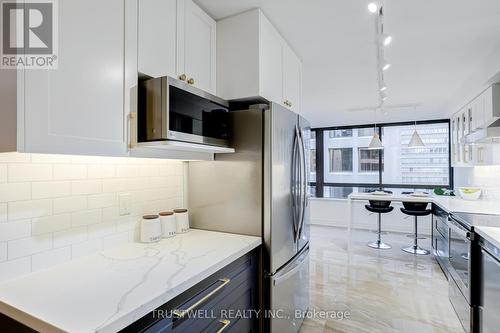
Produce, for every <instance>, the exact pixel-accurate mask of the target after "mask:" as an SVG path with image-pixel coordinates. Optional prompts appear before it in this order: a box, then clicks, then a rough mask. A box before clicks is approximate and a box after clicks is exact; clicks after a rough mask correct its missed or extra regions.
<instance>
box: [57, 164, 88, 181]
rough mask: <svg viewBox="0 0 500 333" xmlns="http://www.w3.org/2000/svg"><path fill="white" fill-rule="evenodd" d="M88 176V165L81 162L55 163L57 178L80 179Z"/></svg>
mask: <svg viewBox="0 0 500 333" xmlns="http://www.w3.org/2000/svg"><path fill="white" fill-rule="evenodd" d="M86 178H87V166H86V165H79V164H55V165H54V179H55V180H79V179H86Z"/></svg>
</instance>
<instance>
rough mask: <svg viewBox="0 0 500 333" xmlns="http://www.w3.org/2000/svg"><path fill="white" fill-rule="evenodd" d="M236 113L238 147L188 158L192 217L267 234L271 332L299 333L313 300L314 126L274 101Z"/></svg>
mask: <svg viewBox="0 0 500 333" xmlns="http://www.w3.org/2000/svg"><path fill="white" fill-rule="evenodd" d="M231 118H232V125H233V138H232V147H234V148H235V150H236V152H235V153H233V154H217V155H216V158H215V161H213V162H190V163H189V175H188V183H189V186H188V206H189V209H190V219H191V220H190V222H191V225H192V226H193V227H195V228H201V229H208V230H216V231H225V232H232V233H239V234H246V235H255V236H261V237H262V238H263V244H264V255H263V266H262V267H263V269H262V276H263V277H264V278H263V284H264V307H265V308H266V309H267V310H271V311H270V312H268V313H267V315H268V316H267V317H269V318H268V319H267V320H265V325H266V328H265V330H266V331H267V330H270V331H271V332H273V333H281V332H283V333H285V332H286V333H288V332H296V331H298V329H299V327H300V325H301V324H302V321H303V319H302V318H303V317H302V315H301V314H302V313H303V311H306V310H307V309H308V306H309V203H308V178H309V141H310V135H311V131H310V125H309V123H308V122H307V121H306V120H305V119H304V118H303V117H301V116H300V115H298V114H296V113H294V112H292V111H290V110H288V109H286V108H284V107H282V106H280V105H278V104H274V103H271V104H259V105H253V106H251V107H250V108H249V109H247V110H241V111H233V112H231ZM271 318H272V319H271Z"/></svg>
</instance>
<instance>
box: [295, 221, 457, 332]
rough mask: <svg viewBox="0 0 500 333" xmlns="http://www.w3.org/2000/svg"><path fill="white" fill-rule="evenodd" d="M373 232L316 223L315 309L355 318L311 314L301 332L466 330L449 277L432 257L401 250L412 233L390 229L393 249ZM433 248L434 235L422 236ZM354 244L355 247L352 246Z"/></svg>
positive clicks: (313, 248)
mask: <svg viewBox="0 0 500 333" xmlns="http://www.w3.org/2000/svg"><path fill="white" fill-rule="evenodd" d="M375 239H376V234H374V233H373V232H369V231H362V230H354V231H353V232H352V235H351V242H350V244H349V242H348V240H349V238H348V233H347V230H346V229H341V228H331V227H320V226H313V227H311V285H310V290H311V309H316V310H328V311H344V313H349V315H350V318H349V319H343V320H340V319H319V318H315V319H306V320H305V321H304V324H303V325H302V328H301V330H300V332H301V333H310V332H348V333H354V332H355V333H363V332H367V333H368V332H370V333H376V332H381V333H392V332H404V333H430V332H433V333H445V332H446V333H448V332H449V333H457V332H460V333H461V332H463V330H462V327H461V326H460V322H459V321H458V319H457V317H456V315H455V313H454V311H453V308H452V306H451V304H450V302H449V301H448V281H447V280H446V278H445V276H444V275H443V273H442V271H441V269H440V268H439V266H438V264H437V263H436V262H435V260H434V259H433V258H432V255H428V256H418V257H416V256H413V255H411V254H407V253H405V252H403V251H401V247H403V246H407V245H410V244H411V242H412V239H411V238H408V237H406V235H403V234H392V233H390V234H386V235H383V240H384V242H386V243H389V244H391V245H392V249H390V250H376V249H372V248H369V247H367V246H366V243H367V242H369V241H373V240H375ZM419 243H420V244H421V246H422V247H424V248H427V249H430V240H429V239H425V240H420V241H419ZM348 248H349V251H348Z"/></svg>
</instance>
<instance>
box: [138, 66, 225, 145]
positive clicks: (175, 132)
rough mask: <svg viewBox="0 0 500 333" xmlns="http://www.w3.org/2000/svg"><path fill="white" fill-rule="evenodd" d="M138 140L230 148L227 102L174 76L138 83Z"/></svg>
mask: <svg viewBox="0 0 500 333" xmlns="http://www.w3.org/2000/svg"><path fill="white" fill-rule="evenodd" d="M138 103H139V105H138V106H139V109H138V139H139V142H152V141H165V140H173V141H182V142H189V143H197V144H206V145H213V146H220V147H228V144H229V136H230V134H231V133H230V131H231V128H230V118H229V112H228V111H229V105H228V102H227V101H225V100H223V99H221V98H219V97H217V96H214V95H211V94H209V93H207V92H205V91H203V90H200V89H198V88H195V87H193V86H191V85H189V84H187V83H185V82H183V81H180V80H177V79H174V78H172V77H167V76H165V77H159V78H154V79H147V80H143V81H141V82H140V83H139V96H138Z"/></svg>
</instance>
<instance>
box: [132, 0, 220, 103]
mask: <svg viewBox="0 0 500 333" xmlns="http://www.w3.org/2000/svg"><path fill="white" fill-rule="evenodd" d="M216 27H217V25H216V22H215V21H214V20H213V19H212V18H211V17H210V16H208V15H207V13H205V12H204V11H203V10H202V9H201V8H200V7H199V6H198V5H196V4H195V3H194V2H193V1H192V0H139V22H138V35H139V36H138V44H139V50H138V62H139V63H138V67H139V72H140V73H143V74H146V75H148V76H152V77H160V76H165V75H168V76H171V77H176V78H179V79H181V80H183V81H186V82H188V83H190V84H192V85H194V86H196V87H197V88H200V89H202V90H205V91H208V92H210V93H212V94H215V92H216V35H217V33H216Z"/></svg>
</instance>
